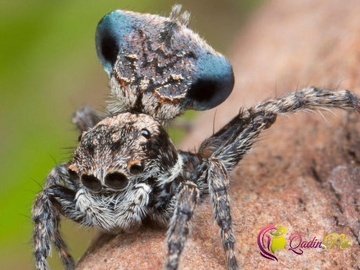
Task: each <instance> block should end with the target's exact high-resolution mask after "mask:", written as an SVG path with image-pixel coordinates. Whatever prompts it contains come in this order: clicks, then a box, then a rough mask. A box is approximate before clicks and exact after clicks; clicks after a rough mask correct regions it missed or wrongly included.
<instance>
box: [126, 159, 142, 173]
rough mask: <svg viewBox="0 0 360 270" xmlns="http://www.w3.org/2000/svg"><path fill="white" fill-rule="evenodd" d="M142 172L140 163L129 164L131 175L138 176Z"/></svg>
mask: <svg viewBox="0 0 360 270" xmlns="http://www.w3.org/2000/svg"><path fill="white" fill-rule="evenodd" d="M143 170H144V167H143V165H142V164H141V162H140V161H136V162H134V163H132V164H130V168H129V171H130V173H131V174H139V173H142V172H143Z"/></svg>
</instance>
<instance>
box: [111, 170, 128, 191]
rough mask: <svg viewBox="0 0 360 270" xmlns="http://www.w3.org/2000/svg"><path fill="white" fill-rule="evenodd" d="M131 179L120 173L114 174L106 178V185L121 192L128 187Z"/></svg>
mask: <svg viewBox="0 0 360 270" xmlns="http://www.w3.org/2000/svg"><path fill="white" fill-rule="evenodd" d="M128 182H129V179H128V178H127V177H126V176H125V175H124V174H123V173H120V172H112V173H109V174H107V175H106V176H105V184H106V185H107V186H108V187H109V188H112V189H116V190H120V189H123V188H125V187H126V186H127V184H128Z"/></svg>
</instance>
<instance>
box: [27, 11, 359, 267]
mask: <svg viewBox="0 0 360 270" xmlns="http://www.w3.org/2000/svg"><path fill="white" fill-rule="evenodd" d="M175 11H176V10H175ZM173 13H176V12H174V11H173ZM173 13H172V15H171V16H172V17H170V19H167V18H161V17H159V16H154V15H141V14H137V13H133V12H124V11H116V12H115V13H110V15H107V17H105V19H103V20H102V21H101V22H100V24H99V28H98V32H97V39H98V51H100V54H99V55H100V60H101V61H102V63H103V65H104V67H105V70H106V71H107V72H108V74H109V76H110V78H111V86H112V95H113V96H115V98H117V99H118V101H117V102H115V103H114V104H112V106H111V108H110V113H109V115H108V116H107V117H99V116H98V115H97V114H96V113H95V111H94V110H92V109H90V108H88V107H86V108H84V109H82V110H79V111H78V112H77V113H76V114H75V116H74V118H73V120H74V123H75V124H76V125H77V126H78V128H79V130H80V131H81V132H82V133H81V136H80V138H79V145H78V146H77V148H76V149H75V152H74V155H73V158H72V160H71V161H69V162H68V163H63V164H60V165H58V166H56V167H55V168H54V169H53V170H52V171H51V172H50V174H49V175H48V176H47V178H46V182H45V185H44V188H43V190H42V191H41V192H40V193H39V194H38V196H37V198H36V200H35V204H34V206H33V210H32V213H33V220H34V222H35V228H34V238H33V241H34V254H35V260H36V269H48V264H47V261H46V259H47V257H48V255H49V253H50V249H51V248H50V247H51V244H52V243H53V244H54V245H55V247H56V249H57V250H58V251H59V254H60V257H61V259H62V262H63V264H64V267H65V268H66V269H74V268H75V261H74V259H73V258H72V257H71V255H70V254H69V252H68V249H67V247H66V244H65V242H64V240H63V238H62V236H61V234H60V232H59V222H60V215H63V216H65V217H67V218H69V219H71V220H73V221H75V222H77V223H80V224H82V225H85V226H97V227H100V228H102V229H104V230H107V231H110V232H119V231H126V230H130V229H131V230H133V229H134V228H138V227H140V225H141V224H142V222H143V221H144V220H151V221H153V222H156V223H158V224H160V225H164V226H168V235H167V244H168V254H167V259H166V262H165V264H164V266H165V268H166V269H177V268H178V264H179V258H180V254H181V252H182V250H183V247H184V244H185V241H186V238H187V236H188V233H189V222H190V221H191V218H192V216H193V213H194V211H195V207H196V205H197V203H199V202H201V201H202V200H203V199H205V198H206V197H208V195H210V200H211V202H212V206H213V212H214V218H215V220H216V222H217V224H218V226H219V227H220V235H221V240H222V244H223V248H224V250H225V254H226V260H227V266H228V268H229V269H237V268H238V267H239V266H238V262H237V260H236V257H235V252H234V245H235V237H234V234H233V229H232V221H231V214H230V203H229V197H228V194H227V189H228V186H229V173H230V172H231V170H233V169H234V167H235V166H236V165H237V164H238V163H239V162H240V161H241V160H242V159H243V158H244V156H245V155H246V154H247V153H248V151H249V150H250V149H251V147H252V145H253V144H254V142H256V140H257V138H258V136H259V135H260V133H261V132H262V131H264V130H265V129H267V128H269V127H270V126H271V125H272V124H273V123H274V122H275V120H276V117H277V115H279V114H287V113H295V112H297V111H300V110H318V109H328V108H340V109H344V110H355V111H360V106H359V104H360V101H359V99H358V98H357V97H356V96H355V95H354V94H352V93H351V92H349V91H347V90H341V91H331V90H324V89H317V88H314V87H308V88H304V89H301V90H297V91H295V92H291V93H287V94H285V95H284V96H282V97H280V98H274V99H268V100H265V101H263V102H260V103H259V104H258V105H256V106H255V107H253V108H250V109H243V110H241V111H240V113H239V114H238V115H236V116H235V117H234V118H233V120H231V121H230V122H229V123H228V124H227V125H226V126H224V127H223V128H222V129H220V130H219V131H218V132H216V133H215V134H214V135H212V136H211V137H210V138H208V139H206V140H205V141H204V142H203V143H202V144H201V145H200V147H199V150H198V152H196V153H191V152H185V151H181V150H177V149H176V148H175V146H174V145H173V143H172V142H171V139H170V138H169V136H168V135H167V133H166V132H165V130H164V128H163V127H162V125H161V122H162V121H166V120H167V119H170V118H173V117H174V116H176V115H177V114H179V113H181V112H182V111H183V110H185V109H187V108H195V109H206V108H209V107H213V106H216V105H217V104H219V103H221V102H222V100H223V99H224V97H225V98H226V97H227V95H228V94H229V92H231V89H230V90H229V89H228V88H229V86H231V87H230V88H232V84H233V77H232V70H231V67H229V66H228V65H227V64H226V63H227V62H226V60H224V59H225V58H223V57H222V56H221V55H219V54H217V53H214V52H213V50H212V49H209V47H208V45H206V46H205V43H204V42H203V41H202V42H200V43H197V44H200V45H199V46H200V47H196V48H195V49H194V48H190V47H189V48H190V49H189V48H188V50H186V49H185V48H182V49H184V50H185V53H184V54H183V56H184V55H185V54H187V55H188V56H187V57H190V56H189V55H191V57H190V58H187V57H185V58H181V57H180V51H177V53H176V55H177V57H175V58H177V59H175V60H174V59H172V61H173V60H174V61H173V62H171V63H170V62H167V61H166V60H164V61H165V62H164V63H166V65H165V66H164V67H163V69H159V68H158V69H157V70H156V72H160V71H161V72H160V75H161V76H163V77H161V76H160V75H159V76H158V77H159V78H158V79H157V81H156V80H155V79H152V78H151V76H150V75H149V77H146V76H145V75H144V74H151V72H155V71H154V70H152V67H154V66H159V65H160V64H161V62H160V60H159V59H160V56H159V55H158V56H159V58H156V57H155V56H154V55H153V54H152V53H153V51H154V50H155V49H156V48H157V46H159V48H160V47H161V46H160V45H159V44H156V42H154V41H151V42H149V37H148V36H147V34H148V33H147V32H146V31H144V29H141V31H140V30H139V29H140V26H137V28H135V27H132V29H133V30H134V29H135V30H136V31H135V32H136V33H137V34H138V33H141V37H142V38H141V40H142V41H144V42H147V44H145V45H144V46H145V47H144V48H141V49H139V48H137V49H134V50H135V52H134V54H133V55H132V56H131V57H130V56H129V55H130V53H129V52H128V53H124V52H123V51H121V50H120V49H122V48H121V46H124V44H125V45H126V44H130V43H123V44H121V46H120V45H119V44H120V41H119V40H120V39H121V38H122V37H120V34H119V33H120V32H121V33H122V35H124V36H125V37H126V38H128V37H129V36H132V37H133V34H131V35H130V34H129V32H127V31H130V30H129V29H130V28H131V27H130V26H129V25H130V23H129V22H127V23H128V24H127V27H128V28H126V27H125V28H123V29H122V30H121V31H115V34H114V33H110V32H111V31H113V27H115V26H114V24H118V26H119V25H123V24H124V21H121V20H120V19H119V18H120V17H121V18H122V19H125V21H126V20H128V19H129V18H131V20H135V22H136V23H138V24H139V21H141V20H143V21H148V22H150V21H151V22H152V23H153V25H151V27H154V29H155V28H156V27H158V28H159V27H160V26H159V25H161V27H163V26H164V25H165V28H164V29H165V30H164V29H163V28H161V29H158V30H159V31H158V32H159V33H160V34H159V38H160V39H159V40H160V41H159V42H160V43H161V42H163V47H164V46H165V47H164V48H166V49H168V50H169V52H168V53H167V54H162V55H161V57H165V56H167V55H170V53H171V46H172V45H171V44H175V43H176V42H173V40H172V37H174V38H175V39H176V41H179V40H178V39H183V38H184V36H181V37H179V31H182V30H181V29H182V28H181V27H183V26H184V25H185V24H186V23H185V21H187V18H188V15H183V16H180V19H179V18H177V19H174V18H173V17H174V16H175V15H174V14H173ZM111 14H112V15H111ZM114 14H117V16H115V15H114ZM119 14H120V15H119ZM119 16H120V17H119ZM175 17H176V16H175ZM114 18H115V19H114ZM134 18H135V19H134ZM140 19H141V20H140ZM109 21H110V22H111V23H109ZM159 21H160V22H161V24H159V23H158V22H159ZM164 22H167V24H166V23H164ZM150 24H151V23H149V25H150ZM155 24H156V25H157V26H156V27H155ZM109 27H110V28H109ZM184 27H185V26H184ZM124 29H125V30H124ZM179 29H180V30H179ZM145 30H146V29H145ZM154 31H155V30H154ZM164 31H168V32H167V34H168V35H169V36H166V34H164V33H165V32H164ZM186 31H188V30H186ZM125 32H126V33H125ZM104 33H105V34H104ZM124 33H125V34H124ZM136 33H135V34H136ZM135 34H134V35H135ZM172 35H173V36H172ZM189 37H190V38H193V36H192V34H189ZM197 39H198V37H197V36H196V38H195V39H192V40H197ZM114 42H115V43H114ZM126 42H130V41H126ZM134 42H135V45H137V44H138V43H139V42H140V40H139V39H136V41H134ZM187 42H189V39H188V40H187ZM99 44H100V45H99ZM154 44H155V45H154ZM197 44H195V45H197ZM152 45H154V46H153V47H151V46H152ZM195 45H194V46H195ZM166 46H167V47H166ZM169 46H170V47H169ZM176 46H177V45H176ZM104 47H106V48H104ZM114 48H115V49H114ZM129 48H130V46H129V47H126V46H125V49H129ZM159 48H158V50H160V49H159ZM164 48H162V49H164ZM199 48H200V49H201V50H203V51H201V50H200V49H199ZM192 49H194V50H195V52H196V53H197V54H196V53H191V54H190V53H189V50H190V51H191V50H192ZM149 50H151V51H150V52H149ZM199 50H200V51H199ZM205 50H208V51H209V54H208V55H210V58H211V59H212V60H211V61H214V62H212V63H213V64H218V65H217V66H215V67H213V68H210V69H209V70H207V71H206V68H204V69H203V70H202V71H201V72H203V73H201V72H200V74H197V73H196V72H195V71H194V70H191V68H193V67H195V66H196V65H198V67H197V68H195V69H198V68H199V67H201V66H199V65H200V64H201V63H199V62H198V61H199V59H200V58H201V57H199V55H201V54H202V53H204V51H205ZM126 55H127V56H126ZM139 55H141V56H143V57H145V58H146V59H147V60H146V61H148V60H149V58H151V61H150V60H149V61H150V62H151V64H154V65H153V66H151V65H150V64H146V63H147V62H146V63H145V64H144V63H139V62H136V63H135V62H134V59H137V61H138V59H139ZM123 57H125V58H126V57H127V59H128V62H127V63H128V64H129V63H130V64H129V66H127V67H126V63H125V60H124V59H125V58H124V59H123ZM155 58H156V59H157V60H156V59H155ZM154 59H155V60H154ZM179 59H180V60H179ZM213 59H215V60H213ZM219 59H220V60H219ZM178 60H179V61H180V62H179V63H181V65H179V66H178V65H177V64H178V62H177V61H178ZM184 61H187V63H188V67H189V69H188V70H186V71H184V70H182V68H184V67H183V66H182V65H183V64H184ZM202 61H203V60H202ZM211 61H210V62H211ZM150 62H149V63H150ZM205 62H206V61H205ZM167 68H169V70H167ZM141 69H148V70H147V73H136V71H138V70H141ZM204 70H205V71H204ZM218 70H220V71H218ZM156 72H155V73H154V74H155V75H156ZM176 72H177V73H176ZM186 72H189V74H190V75H188V74H187V73H186ZM207 72H208V73H209V72H210V73H211V72H213V73H216V72H217V73H216V76H214V78H211V80H210V84H209V85H210V86H211V85H212V82H214V80H215V81H216V80H227V81H226V82H224V81H218V82H214V85H215V86H214V85H213V86H214V88H213V90H214V89H215V90H214V91H213V93H212V94H213V95H212V96H211V97H209V99H205V98H204V94H203V93H196V94H194V92H193V93H192V94H191V95H189V91H190V92H191V91H199V89H200V90H201V91H205V90H206V88H201V87H200V88H192V86H193V85H194V84H197V83H196V82H199V81H201V80H203V81H202V82H201V84H202V85H206V84H207V83H208V82H209V81H206V80H207V79H206V77H207V75H206V76H204V74H205V73H207ZM125 73H127V74H128V75H126V76H128V77H126V76H125V75H124V74H125ZM169 74H170V75H169ZM219 74H221V75H219ZM224 74H225V75H224ZM171 75H174V76H172V80H167V79H169V77H168V76H170V77H171ZM175 75H176V76H175ZM197 75H198V76H197ZM196 76H197V77H196ZM160 77H161V78H160ZM174 78H182V79H181V80H183V81H185V86H184V85H183V84H182V83H179V81H177V80H175V79H174ZM204 78H205V79H204ZM181 80H180V81H181ZM144 81H146V82H147V84H146V83H145V82H144ZM160 81H161V82H160ZM159 82H160V83H159ZM155 84H156V85H155ZM139 85H142V86H141V87H145V86H146V87H145V88H144V89H142V88H141V87H140V86H139ZM197 86H199V84H197ZM137 87H140V88H137ZM218 87H220V88H218ZM221 87H225V88H227V90H226V93H225V94H224V93H220V94H219V93H217V91H218V89H220V90H221ZM170 88H171V89H172V91H170V90H169V89H170ZM180 88H181V89H180ZM210 88H211V87H210ZM194 89H195V90H194ZM177 91H179V92H177ZM201 91H200V92H201ZM166 95H167V96H166ZM205 97H206V95H205ZM149 100H152V101H153V102H154V103H155V106H154V107H151V104H148V103H147V102H149ZM170 101H171V102H173V106H172V104H171V103H170ZM119 102H120V103H121V104H120V105H119V104H117V103H119ZM162 102H163V103H164V104H165V105H166V106H163V103H162ZM171 106H172V107H171ZM167 108H172V109H171V110H170V115H166V112H167Z"/></svg>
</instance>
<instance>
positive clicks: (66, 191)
mask: <svg viewBox="0 0 360 270" xmlns="http://www.w3.org/2000/svg"><path fill="white" fill-rule="evenodd" d="M61 183H63V184H64V186H63V185H61ZM77 188H78V187H77V181H76V176H75V175H73V174H71V173H70V172H69V170H68V168H67V164H61V165H59V166H57V167H55V168H54V169H53V170H52V171H51V172H50V174H49V175H48V177H47V179H46V183H45V187H44V189H43V190H42V191H41V192H40V193H39V194H38V195H37V197H36V199H35V203H34V206H33V208H32V219H33V221H34V234H33V243H34V256H35V267H36V269H37V270H45V269H48V268H49V267H48V263H47V261H46V259H47V257H48V256H49V254H50V251H51V244H52V243H53V244H54V245H55V247H56V249H57V250H58V251H59V254H60V257H61V260H62V262H63V265H64V268H65V269H74V268H75V261H74V259H73V258H72V256H71V255H70V253H69V252H68V248H67V246H66V244H65V242H64V240H63V238H62V236H61V234H60V231H59V224H60V214H63V215H65V216H67V217H69V218H72V219H73V220H75V221H78V222H79V220H76V219H75V218H74V217H76V216H78V217H79V215H78V214H79V213H78V214H76V212H77V210H76V208H75V193H76V189H77Z"/></svg>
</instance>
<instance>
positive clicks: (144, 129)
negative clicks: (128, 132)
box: [140, 128, 150, 139]
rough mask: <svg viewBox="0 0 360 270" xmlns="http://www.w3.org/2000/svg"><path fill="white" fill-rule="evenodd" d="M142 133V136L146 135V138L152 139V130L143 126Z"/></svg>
mask: <svg viewBox="0 0 360 270" xmlns="http://www.w3.org/2000/svg"><path fill="white" fill-rule="evenodd" d="M140 134H141V135H142V136H144V137H145V138H146V139H150V131H149V130H147V129H146V128H143V129H142V130H141V131H140Z"/></svg>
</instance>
